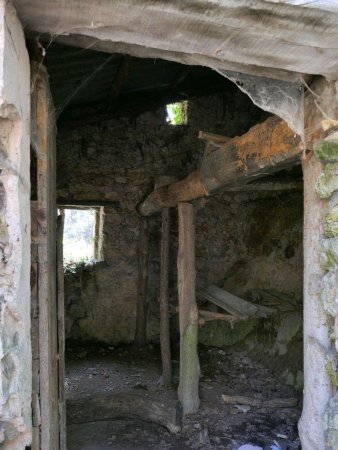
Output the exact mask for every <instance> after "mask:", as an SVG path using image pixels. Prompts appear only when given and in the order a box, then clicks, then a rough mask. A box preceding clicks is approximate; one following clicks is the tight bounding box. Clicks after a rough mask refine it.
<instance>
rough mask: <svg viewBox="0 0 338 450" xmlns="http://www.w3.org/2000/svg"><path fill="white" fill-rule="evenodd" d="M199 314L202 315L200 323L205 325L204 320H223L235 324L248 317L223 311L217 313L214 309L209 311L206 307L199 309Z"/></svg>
mask: <svg viewBox="0 0 338 450" xmlns="http://www.w3.org/2000/svg"><path fill="white" fill-rule="evenodd" d="M198 315H199V317H200V320H199V324H200V325H203V324H204V322H209V321H211V320H223V321H225V322H229V323H231V324H233V323H235V322H238V321H240V320H245V319H246V317H238V316H233V315H231V314H222V313H217V312H214V311H207V310H204V309H199V310H198Z"/></svg>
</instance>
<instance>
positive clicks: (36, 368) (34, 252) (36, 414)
mask: <svg viewBox="0 0 338 450" xmlns="http://www.w3.org/2000/svg"><path fill="white" fill-rule="evenodd" d="M37 216H38V205H37V202H31V238H32V241H31V343H32V425H33V429H32V450H40V426H41V408H40V359H39V303H38V271H39V265H38V245H37V241H38V239H37V237H38V220H37Z"/></svg>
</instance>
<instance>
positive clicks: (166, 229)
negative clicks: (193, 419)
mask: <svg viewBox="0 0 338 450" xmlns="http://www.w3.org/2000/svg"><path fill="white" fill-rule="evenodd" d="M169 241H170V209H169V208H164V209H163V210H162V239H161V275H160V341H161V358H162V368H163V382H164V384H165V385H167V386H168V385H170V384H171V380H172V374H171V351H170V329H169V292H168V286H169V282H168V279H169Z"/></svg>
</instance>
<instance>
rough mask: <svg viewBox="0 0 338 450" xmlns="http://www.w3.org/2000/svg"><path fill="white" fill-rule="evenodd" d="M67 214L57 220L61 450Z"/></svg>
mask: <svg viewBox="0 0 338 450" xmlns="http://www.w3.org/2000/svg"><path fill="white" fill-rule="evenodd" d="M64 221H65V213H64V210H63V209H62V210H61V212H60V215H59V216H58V218H57V234H56V242H57V293H58V294H57V302H58V306H57V311H58V354H59V416H60V419H59V420H60V450H66V449H67V439H66V396H65V301H64V300H65V295H64V272H63V228H64Z"/></svg>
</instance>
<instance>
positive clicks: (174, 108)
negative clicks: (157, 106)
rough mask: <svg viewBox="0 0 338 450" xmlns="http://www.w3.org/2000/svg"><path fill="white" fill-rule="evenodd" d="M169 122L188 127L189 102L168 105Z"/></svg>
mask: <svg viewBox="0 0 338 450" xmlns="http://www.w3.org/2000/svg"><path fill="white" fill-rule="evenodd" d="M167 122H169V123H170V124H171V125H186V124H187V123H188V101H187V100H185V101H183V102H177V103H171V104H170V105H167Z"/></svg>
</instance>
